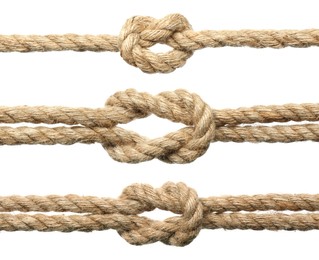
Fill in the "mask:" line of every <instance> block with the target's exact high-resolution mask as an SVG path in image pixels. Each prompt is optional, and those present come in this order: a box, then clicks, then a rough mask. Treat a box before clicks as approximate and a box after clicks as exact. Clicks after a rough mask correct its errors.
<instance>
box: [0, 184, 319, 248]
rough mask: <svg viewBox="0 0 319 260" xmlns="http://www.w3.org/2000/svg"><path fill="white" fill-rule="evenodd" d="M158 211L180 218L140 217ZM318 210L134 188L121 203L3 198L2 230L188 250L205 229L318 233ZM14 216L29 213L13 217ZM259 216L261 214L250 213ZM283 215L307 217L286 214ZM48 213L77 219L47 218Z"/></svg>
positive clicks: (286, 197) (274, 200) (308, 199)
mask: <svg viewBox="0 0 319 260" xmlns="http://www.w3.org/2000/svg"><path fill="white" fill-rule="evenodd" d="M155 208H158V209H162V210H167V211H171V212H173V213H175V214H180V216H175V217H170V218H168V219H166V220H164V221H158V220H152V219H149V218H147V217H143V216H140V215H139V214H141V213H143V212H146V211H151V210H154V209H155ZM318 210H319V195H318V194H315V195H309V194H295V195H292V194H268V195H254V196H224V197H209V198H198V196H197V193H196V191H195V190H193V189H191V188H189V187H187V186H186V185H185V184H184V183H176V184H175V183H171V182H167V183H166V184H164V185H163V186H162V187H161V188H159V189H154V188H153V187H152V186H150V185H146V184H133V185H130V186H128V187H127V188H125V189H124V190H123V192H122V195H121V196H120V197H119V198H118V199H110V198H97V197H92V196H77V195H67V196H57V195H50V196H45V197H41V196H25V197H23V196H8V197H0V212H2V213H0V230H3V231H33V230H37V231H61V232H72V231H85V232H89V231H94V230H107V229H115V230H117V232H118V233H119V234H120V235H121V236H122V237H123V238H124V239H125V240H126V241H127V242H129V243H130V244H134V245H142V244H148V243H154V242H157V241H161V242H163V243H166V244H169V245H175V246H184V245H187V244H189V243H190V242H191V241H192V240H193V239H194V238H195V237H196V236H197V235H198V234H199V232H200V230H201V229H218V228H223V229H253V230H265V229H267V230H301V231H306V230H313V229H319V214H318V213H314V212H316V211H318ZM13 211H19V212H29V214H21V213H19V214H10V213H8V212H13ZM255 211H258V212H257V213H249V212H255ZM269 211H274V212H271V213H270V212H269ZM280 211H294V212H299V211H308V212H306V213H290V214H287V213H280ZM3 212H6V213H3ZM30 212H42V214H39V213H37V214H34V213H30ZM45 212H54V213H60V212H73V213H78V214H77V215H62V214H54V215H46V214H43V213H45ZM265 212H266V213H265Z"/></svg>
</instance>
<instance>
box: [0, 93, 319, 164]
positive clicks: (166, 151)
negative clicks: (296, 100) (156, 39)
mask: <svg viewBox="0 0 319 260" xmlns="http://www.w3.org/2000/svg"><path fill="white" fill-rule="evenodd" d="M150 114H154V115H156V116H158V117H160V118H166V119H168V120H171V121H172V122H180V123H183V124H185V125H186V127H184V128H182V129H180V130H178V131H176V132H172V133H169V134H167V135H165V136H163V137H160V138H155V139H148V138H146V137H142V136H140V135H139V134H137V133H135V132H133V131H130V130H126V129H124V128H121V127H119V126H118V124H127V123H129V122H130V121H132V120H134V119H139V118H145V117H147V116H149V115H150ZM317 121H319V104H300V105H298V104H286V105H282V106H255V107H251V108H238V109H222V110H215V109H212V108H210V107H209V106H208V105H207V104H206V103H205V102H204V101H203V100H202V99H201V98H200V97H199V96H198V95H196V94H191V93H189V92H187V91H185V90H181V89H179V90H176V91H173V92H162V93H160V94H158V95H156V96H152V95H150V94H148V93H140V92H137V91H135V90H134V89H128V90H126V91H124V92H117V93H115V94H114V95H113V96H111V97H110V98H109V99H108V100H107V102H106V104H105V107H104V108H98V109H91V108H68V107H45V106H38V107H28V106H19V107H0V123H1V124H15V123H32V124H39V123H44V124H52V125H54V124H58V123H60V124H65V125H69V126H59V127H48V126H37V127H32V126H31V127H30V126H20V127H11V126H5V125H2V126H0V145H19V144H44V145H54V144H63V145H71V144H74V143H86V144H92V143H101V144H102V145H103V147H104V148H105V150H107V152H108V153H109V155H110V156H111V157H112V158H113V159H115V160H117V161H120V162H127V163H138V162H143V161H148V160H152V159H154V158H157V159H160V160H162V161H165V162H169V163H189V162H192V161H194V160H195V159H196V158H198V157H199V156H201V155H203V154H204V153H205V152H206V150H207V149H208V147H209V145H210V143H211V142H217V141H221V142H253V143H256V142H269V143H273V142H283V143H289V142H297V141H319V125H318V123H316V122H317ZM274 122H280V124H279V125H273V124H272V125H270V126H269V125H267V124H269V123H274ZM287 122H289V123H287ZM290 122H301V123H300V124H291V123H290Z"/></svg>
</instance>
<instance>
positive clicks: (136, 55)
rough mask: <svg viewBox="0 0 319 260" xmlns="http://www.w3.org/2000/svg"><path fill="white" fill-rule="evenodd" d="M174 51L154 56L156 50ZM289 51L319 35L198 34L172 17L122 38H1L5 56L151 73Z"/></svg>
mask: <svg viewBox="0 0 319 260" xmlns="http://www.w3.org/2000/svg"><path fill="white" fill-rule="evenodd" d="M157 43H160V44H167V45H168V46H170V47H171V48H173V50H171V51H169V52H167V53H154V52H152V51H150V50H149V48H150V47H152V46H153V45H155V44H157ZM224 46H231V47H240V46H247V47H253V48H276V49H278V48H285V47H298V48H300V47H302V48H306V47H310V46H319V30H318V29H306V30H239V31H212V30H206V31H198V32H196V31H193V30H192V27H191V25H190V24H189V22H188V21H187V19H186V18H185V17H184V16H182V15H180V14H170V15H167V16H166V17H164V18H162V19H155V18H152V17H148V16H134V17H132V18H130V19H128V20H127V21H126V23H125V24H124V26H123V27H122V30H121V32H120V34H119V36H111V35H76V34H65V35H42V36H41V35H0V52H33V51H41V52H44V51H66V50H72V51H95V52H101V51H111V52H120V53H121V56H122V57H123V59H124V60H125V61H126V62H127V63H129V64H130V65H133V66H135V67H138V68H140V69H141V70H142V71H143V72H146V73H156V72H161V73H169V72H172V71H174V70H175V69H176V68H179V67H182V66H183V65H184V64H185V63H186V60H187V59H188V58H189V57H191V56H192V54H193V52H194V51H195V50H199V49H203V48H207V47H210V48H217V47H224Z"/></svg>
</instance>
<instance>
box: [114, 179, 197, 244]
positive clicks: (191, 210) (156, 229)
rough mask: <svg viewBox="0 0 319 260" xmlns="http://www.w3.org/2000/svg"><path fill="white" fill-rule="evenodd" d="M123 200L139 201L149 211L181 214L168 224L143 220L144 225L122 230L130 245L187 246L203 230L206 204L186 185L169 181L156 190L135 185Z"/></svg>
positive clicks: (171, 218) (166, 221)
mask: <svg viewBox="0 0 319 260" xmlns="http://www.w3.org/2000/svg"><path fill="white" fill-rule="evenodd" d="M121 199H130V200H135V201H138V202H139V203H141V204H142V205H144V207H145V211H149V210H153V209H155V208H158V209H161V210H168V211H171V212H173V213H176V214H180V216H177V217H170V218H167V219H165V220H164V221H155V220H150V219H148V218H145V217H139V218H141V219H142V222H143V223H144V224H143V225H136V226H134V228H133V229H128V230H122V231H119V234H120V235H121V236H122V237H123V238H124V239H125V240H126V241H127V242H129V243H130V244H135V245H140V244H147V243H153V242H156V241H161V242H163V243H165V244H168V245H175V246H184V245H187V244H189V243H190V242H192V241H193V239H194V238H195V237H196V236H197V235H198V234H199V232H200V230H201V227H202V220H203V205H202V203H201V202H200V200H199V198H198V196H197V193H196V191H195V190H193V189H191V188H189V187H187V186H186V185H185V184H184V183H177V184H175V183H171V182H168V183H166V184H164V185H163V186H162V187H161V188H159V189H154V188H153V187H152V186H150V185H143V184H133V185H131V186H128V187H127V188H126V189H125V190H124V191H123V193H122V195H121Z"/></svg>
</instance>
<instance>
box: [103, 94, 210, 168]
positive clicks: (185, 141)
mask: <svg viewBox="0 0 319 260" xmlns="http://www.w3.org/2000/svg"><path fill="white" fill-rule="evenodd" d="M106 106H112V107H114V110H115V111H119V115H118V121H119V122H130V121H132V120H133V119H135V118H143V117H147V116H148V115H150V114H154V115H156V116H158V117H161V118H166V119H169V120H171V121H172V122H179V123H183V124H185V125H187V127H184V128H182V129H180V130H178V131H175V132H172V133H169V134H167V135H165V136H163V137H160V138H155V139H148V138H146V137H142V136H140V135H138V134H137V133H135V132H132V131H129V130H125V129H123V128H120V127H118V126H116V124H117V123H118V122H114V126H113V127H112V128H110V131H112V136H114V138H112V140H109V141H108V142H107V143H104V144H103V147H104V148H105V149H106V150H107V151H108V153H109V155H110V156H111V157H112V158H113V159H115V160H117V161H120V162H128V163H138V162H143V161H148V160H152V159H154V158H158V159H160V160H162V161H165V162H169V163H189V162H192V161H194V160H195V159H196V158H198V157H199V156H201V155H203V154H204V153H205V152H206V150H207V149H208V147H209V145H210V143H211V142H212V141H213V139H214V137H215V130H216V129H215V128H216V127H215V121H214V116H213V112H212V109H211V108H210V107H209V106H208V105H207V104H206V103H205V102H204V101H203V100H202V99H201V98H200V97H199V96H198V95H196V94H191V93H189V92H187V91H185V90H175V91H173V92H162V93H160V94H158V95H156V96H152V95H150V94H148V93H139V92H137V91H135V90H134V89H128V90H126V91H124V92H117V93H115V94H114V95H113V96H111V97H110V98H109V99H108V100H107V102H106Z"/></svg>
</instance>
